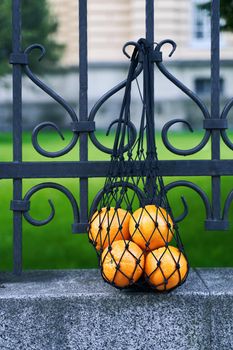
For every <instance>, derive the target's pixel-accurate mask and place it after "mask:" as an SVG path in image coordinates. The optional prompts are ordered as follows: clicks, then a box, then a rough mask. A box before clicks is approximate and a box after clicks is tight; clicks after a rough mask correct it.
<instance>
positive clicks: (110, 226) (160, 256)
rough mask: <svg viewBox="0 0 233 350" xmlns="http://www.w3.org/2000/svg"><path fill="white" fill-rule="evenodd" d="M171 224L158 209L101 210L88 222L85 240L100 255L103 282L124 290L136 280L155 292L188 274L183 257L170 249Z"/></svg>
mask: <svg viewBox="0 0 233 350" xmlns="http://www.w3.org/2000/svg"><path fill="white" fill-rule="evenodd" d="M173 236H174V224H173V221H172V219H171V217H170V216H169V214H168V213H167V211H166V210H165V209H163V208H161V207H157V206H155V205H146V206H145V207H143V208H139V209H137V210H136V211H135V212H134V213H133V214H132V215H131V214H130V213H129V212H127V211H126V210H124V209H121V208H118V209H116V208H113V207H111V208H102V209H101V210H99V211H96V212H95V213H94V215H93V216H92V218H91V220H90V228H89V239H90V241H91V242H92V243H93V244H94V246H95V248H96V250H97V251H98V252H99V254H100V255H101V257H100V263H101V267H102V275H103V277H104V279H105V280H106V281H107V282H109V283H112V284H114V285H115V286H117V287H121V288H122V287H127V286H129V285H132V284H134V283H135V282H137V281H138V280H139V279H140V278H144V279H145V280H146V281H147V283H148V284H149V285H150V286H151V287H152V288H155V289H156V290H158V291H164V290H169V289H172V288H174V287H176V286H178V285H179V284H180V283H181V282H182V281H183V280H184V279H185V278H186V275H187V272H188V263H187V260H186V258H185V256H184V254H183V253H182V252H181V251H180V250H179V249H178V248H176V247H174V246H170V245H169V244H168V243H169V242H171V240H172V238H173Z"/></svg>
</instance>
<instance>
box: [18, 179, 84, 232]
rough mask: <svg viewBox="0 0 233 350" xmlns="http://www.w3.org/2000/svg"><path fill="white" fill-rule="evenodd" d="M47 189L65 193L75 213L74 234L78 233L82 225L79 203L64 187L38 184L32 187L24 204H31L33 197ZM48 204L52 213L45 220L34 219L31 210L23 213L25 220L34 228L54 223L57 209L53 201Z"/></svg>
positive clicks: (47, 183) (52, 183)
mask: <svg viewBox="0 0 233 350" xmlns="http://www.w3.org/2000/svg"><path fill="white" fill-rule="evenodd" d="M47 188H52V189H55V190H57V191H59V192H61V193H63V194H64V195H65V196H66V197H67V199H68V200H69V202H70V204H71V206H72V211H73V219H74V222H73V225H72V231H73V233H76V231H77V227H78V225H79V223H80V215H79V208H78V205H77V202H76V200H75V198H74V196H73V194H72V193H71V192H70V191H69V190H68V189H67V188H66V187H64V186H62V185H60V184H57V183H55V182H44V183H41V184H38V185H36V186H34V187H32V188H31V189H30V190H29V191H28V192H27V193H26V194H25V196H24V199H23V202H24V203H30V202H31V198H32V196H33V195H34V194H35V193H37V192H39V191H41V190H43V189H47ZM48 203H49V206H50V208H51V212H50V214H49V216H48V217H47V218H46V219H44V220H36V219H34V218H33V217H32V216H31V215H30V208H29V209H28V210H25V211H24V212H23V215H24V218H25V220H26V221H28V222H29V223H30V224H31V225H34V226H43V225H46V224H48V223H49V222H51V221H52V219H53V218H54V216H55V207H54V204H53V202H52V200H51V199H49V200H48Z"/></svg>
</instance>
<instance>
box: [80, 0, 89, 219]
mask: <svg viewBox="0 0 233 350" xmlns="http://www.w3.org/2000/svg"><path fill="white" fill-rule="evenodd" d="M87 69H88V67H87V0H82V1H80V0H79V120H80V121H87V118H88V95H87V88H88V87H87V84H88V75H87V74H88V71H87ZM87 160H88V134H87V133H86V132H85V133H81V135H80V161H87ZM87 218H88V179H87V178H86V177H81V178H80V221H81V223H86V222H87Z"/></svg>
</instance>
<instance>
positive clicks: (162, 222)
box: [129, 205, 173, 250]
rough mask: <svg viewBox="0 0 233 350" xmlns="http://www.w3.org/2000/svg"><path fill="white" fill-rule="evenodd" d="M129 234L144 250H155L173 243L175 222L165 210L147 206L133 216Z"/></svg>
mask: <svg viewBox="0 0 233 350" xmlns="http://www.w3.org/2000/svg"><path fill="white" fill-rule="evenodd" d="M129 233H130V235H131V237H132V240H133V241H134V242H135V243H137V244H138V245H139V246H140V247H141V248H142V249H146V250H153V249H156V248H159V247H162V246H165V245H166V243H168V242H170V241H171V239H172V237H173V222H172V219H171V217H170V216H169V214H168V213H167V211H166V210H165V209H163V208H161V207H157V206H155V205H146V206H145V207H144V208H139V209H137V210H136V211H135V212H134V213H133V215H132V216H131V218H130V222H129Z"/></svg>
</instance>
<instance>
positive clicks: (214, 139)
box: [0, 0, 233, 274]
mask: <svg viewBox="0 0 233 350" xmlns="http://www.w3.org/2000/svg"><path fill="white" fill-rule="evenodd" d="M155 1H156V0H155ZM211 5H212V6H211V86H212V88H211V110H210V111H209V110H208V109H207V107H206V106H205V104H204V103H203V102H202V101H201V100H200V98H199V97H198V96H197V95H196V94H195V93H194V92H192V91H191V90H190V89H188V88H187V87H186V86H185V85H184V84H183V83H182V82H181V81H179V80H178V79H177V78H176V77H175V76H173V75H172V74H171V73H170V72H169V70H168V68H167V67H166V65H165V64H164V62H163V52H162V51H163V46H164V45H170V46H171V52H170V56H172V55H173V54H174V52H175V49H176V44H175V42H174V41H173V40H171V39H165V40H163V41H161V42H160V43H158V44H156V46H155V48H154V51H153V62H152V61H151V64H150V72H149V74H150V76H152V77H153V75H154V68H155V67H156V68H157V69H158V70H159V71H160V72H161V74H163V75H164V76H165V77H166V78H167V79H169V80H170V81H171V82H172V83H173V84H175V85H176V86H177V87H178V88H179V89H180V90H181V91H183V92H184V93H185V94H186V95H187V96H188V97H189V98H190V99H192V100H193V102H194V103H195V104H196V105H197V107H198V108H199V109H200V111H201V112H202V115H203V128H204V130H205V132H204V136H203V139H202V140H201V142H200V143H199V144H198V145H196V146H195V147H193V148H191V149H187V150H180V149H178V148H176V147H175V146H174V145H173V144H172V143H171V142H170V140H169V137H168V132H169V130H170V128H171V127H172V126H173V125H175V124H177V123H183V124H186V126H187V127H188V128H189V129H190V131H192V126H191V125H190V124H189V123H188V122H187V121H185V120H182V119H174V120H171V121H170V122H168V123H166V124H165V125H164V127H163V130H162V140H163V143H164V145H165V146H166V148H167V149H168V150H170V151H171V152H172V153H174V154H177V155H184V156H185V155H191V154H194V153H198V152H199V151H200V150H201V149H203V147H204V146H205V145H206V144H207V143H208V142H210V143H211V159H209V160H161V161H159V162H158V163H157V166H158V175H162V176H179V177H184V176H209V177H211V187H212V197H211V199H209V198H208V196H207V195H206V194H205V192H204V191H203V190H202V189H201V188H199V187H198V186H197V185H195V184H193V183H192V182H189V181H185V180H179V181H174V182H172V183H170V184H168V185H166V190H167V191H170V190H172V189H173V188H176V187H188V188H190V189H192V190H194V191H195V192H196V193H198V194H199V196H200V197H201V199H202V201H203V203H204V206H205V210H206V221H205V225H206V229H208V230H216V229H227V228H228V215H229V209H230V205H231V202H232V199H233V191H231V192H230V193H229V194H228V196H227V198H226V200H225V205H224V208H223V209H222V208H221V176H232V175H233V160H231V159H229V160H221V159H220V140H221V139H222V140H223V142H224V143H225V144H226V145H227V146H228V147H229V148H230V149H232V150H233V143H232V142H231V141H230V139H229V137H228V135H227V127H228V125H227V117H228V114H229V112H230V110H231V107H232V106H233V99H231V100H230V101H229V102H228V103H227V105H226V106H225V107H224V109H223V111H222V112H221V111H220V103H219V99H220V77H219V67H220V58H219V32H220V28H219V26H220V0H212V3H211ZM77 11H79V116H77V115H76V113H75V111H74V110H73V109H72V108H71V107H70V106H69V105H68V103H67V102H66V101H65V100H64V99H63V98H62V97H61V96H59V95H58V94H57V93H56V92H55V91H53V90H52V89H50V88H49V87H48V86H47V85H46V84H45V83H44V82H42V81H41V80H39V79H38V78H37V77H36V76H35V75H34V73H33V72H32V71H31V69H30V57H29V56H30V53H31V52H32V51H33V50H34V49H37V50H38V49H39V50H40V54H41V56H40V58H43V56H44V55H45V54H46V53H45V48H43V47H42V46H41V45H40V44H34V43H32V44H31V46H29V47H28V48H24V51H23V50H22V47H21V0H12V28H13V31H12V33H13V34H12V54H11V56H10V63H11V64H12V65H13V162H0V179H12V180H13V199H12V201H11V209H12V210H13V213H14V215H13V221H14V225H13V230H14V233H13V237H14V257H13V258H14V272H15V273H16V274H20V273H21V271H22V218H23V217H24V218H25V219H26V220H27V221H28V222H30V223H31V224H32V225H37V226H40V225H43V224H46V223H48V222H50V221H51V220H52V218H53V216H54V207H53V203H52V202H50V206H51V214H50V216H49V217H48V218H47V219H45V220H43V221H40V222H39V221H36V220H33V219H32V218H31V217H30V198H31V196H32V195H33V194H34V193H35V192H37V191H39V190H40V189H43V188H54V189H56V190H58V191H60V192H62V193H64V194H65V195H66V196H67V197H68V199H69V201H70V203H71V205H72V208H73V213H74V222H73V232H74V233H78V232H85V231H86V229H87V227H88V206H89V204H88V179H89V178H95V177H106V175H107V173H108V169H109V164H110V161H89V160H88V139H89V140H90V141H91V142H92V143H93V144H94V146H95V147H96V148H97V149H98V150H101V151H102V152H104V153H107V154H109V155H111V154H112V149H110V148H107V147H105V146H104V145H102V144H101V143H100V142H99V141H98V140H97V138H96V136H95V115H96V113H97V112H98V110H99V108H100V107H101V106H102V105H103V104H104V103H105V102H106V101H107V100H108V99H109V98H110V97H111V96H112V95H113V94H115V93H116V92H118V91H119V90H121V89H122V88H123V87H124V86H125V84H126V82H125V81H123V82H121V83H119V84H118V85H117V86H116V87H114V88H113V89H111V90H110V91H109V92H107V93H106V94H105V95H104V96H103V97H102V98H101V99H100V100H99V101H97V103H96V104H95V106H93V108H92V110H91V111H90V113H89V116H88V93H87V92H88V85H87V82H88V61H87V39H88V38H87V19H88V16H87V0H79V1H78V0H77ZM145 12H146V23H145V28H146V30H145V32H146V34H145V36H146V39H147V40H148V41H149V42H150V43H151V45H152V46H153V47H154V0H145ZM38 64H39V63H38ZM141 70H142V68H141V67H140V66H139V68H138V70H136V71H135V76H134V78H136V77H137V76H138V75H139V74H140V72H141ZM23 72H24V73H25V74H26V75H27V76H28V78H29V79H30V80H32V82H33V83H34V84H36V85H37V86H38V87H39V88H40V89H42V90H43V91H44V92H45V93H47V94H48V95H50V96H51V97H52V98H53V99H54V100H55V101H56V102H57V103H59V104H60V105H61V106H62V107H63V108H64V110H65V111H67V112H68V114H69V116H70V118H71V126H70V130H71V132H72V133H73V137H72V140H71V141H70V143H69V144H68V145H67V146H66V147H65V148H64V149H62V150H60V151H58V152H50V151H45V150H44V149H43V148H42V147H41V146H40V144H39V138H38V135H39V133H42V132H43V130H44V129H45V128H46V127H48V126H49V127H52V128H53V129H54V130H55V131H56V132H58V133H59V134H60V136H62V133H61V131H60V129H59V128H58V126H57V125H56V124H55V123H54V122H53V121H48V122H44V123H40V124H39V125H37V126H36V128H35V129H34V130H33V132H32V146H33V147H34V148H35V150H36V151H37V152H38V153H40V154H41V155H43V156H45V157H48V158H52V159H55V158H57V157H59V156H61V155H63V154H66V153H68V152H69V151H70V150H72V149H73V147H74V146H75V145H76V144H77V143H79V146H80V150H79V160H78V154H77V161H71V162H64V161H62V162H60V161H59V162H58V161H50V162H48V161H47V162H24V161H23V160H22V73H23ZM152 81H153V82H154V79H152ZM153 82H152V84H151V89H152V91H154V85H153V84H154V83H153ZM77 97H78V96H77ZM150 107H151V114H152V115H154V105H152V106H150ZM151 119H152V120H151V130H152V131H154V118H151ZM115 122H116V121H112V124H111V125H110V127H109V128H111V126H112V125H113V124H114V123H115ZM129 128H130V130H131V131H130V132H131V140H132V142H133V140H134V136H135V131H134V130H135V127H134V126H133V125H130V126H129ZM148 146H149V147H152V146H153V145H152V146H151V145H148ZM142 168H143V167H142V164H141V162H140V161H131V162H126V166H125V170H124V171H125V173H124V174H122V175H123V176H126V175H130V176H138V175H139V172H140V175H142V173H141V169H142ZM153 168H154V166H153V163H152V164H151V169H152V171H153ZM146 170H148V169H146ZM146 170H145V171H146ZM29 178H31V179H32V178H38V179H40V178H54V179H55V178H56V179H60V178H79V187H80V197H79V198H76V197H77V196H76V194H71V193H70V192H69V191H68V190H67V189H66V188H65V187H64V186H61V185H59V184H57V183H54V182H45V183H42V184H39V185H36V186H34V187H33V188H32V189H31V190H29V192H28V193H26V194H23V192H22V181H23V179H29ZM182 201H183V205H184V213H183V214H182V215H181V216H180V218H179V219H180V220H181V219H183V218H184V217H185V216H186V215H187V203H186V201H185V200H184V199H182ZM77 203H78V204H77ZM180 220H179V221H180Z"/></svg>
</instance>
